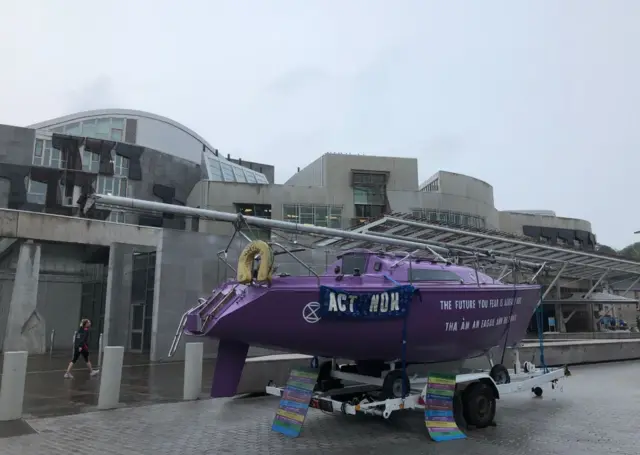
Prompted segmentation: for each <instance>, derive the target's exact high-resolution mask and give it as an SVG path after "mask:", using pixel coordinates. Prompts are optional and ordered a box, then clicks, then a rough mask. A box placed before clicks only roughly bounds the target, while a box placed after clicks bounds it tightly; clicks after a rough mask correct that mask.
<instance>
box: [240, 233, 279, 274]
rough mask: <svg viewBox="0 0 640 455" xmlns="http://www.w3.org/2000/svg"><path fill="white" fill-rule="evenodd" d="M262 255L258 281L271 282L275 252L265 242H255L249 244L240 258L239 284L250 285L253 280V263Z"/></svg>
mask: <svg viewBox="0 0 640 455" xmlns="http://www.w3.org/2000/svg"><path fill="white" fill-rule="evenodd" d="M257 255H260V268H258V277H257V280H258V281H268V282H269V283H270V282H271V274H272V273H273V250H272V249H271V247H270V246H269V244H268V243H267V242H265V241H263V240H254V241H253V242H251V243H250V244H248V245H247V246H246V247H245V248H244V250H242V253H240V258H238V282H239V283H242V284H250V283H251V281H252V279H253V261H254V259H255V258H256V256H257Z"/></svg>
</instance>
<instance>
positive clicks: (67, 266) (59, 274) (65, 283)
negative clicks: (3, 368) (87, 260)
mask: <svg viewBox="0 0 640 455" xmlns="http://www.w3.org/2000/svg"><path fill="white" fill-rule="evenodd" d="M20 244H21V242H16V243H15V244H14V245H13V246H12V247H11V249H10V251H7V252H6V254H5V255H4V256H3V258H2V260H1V261H0V350H1V349H2V346H3V340H4V336H5V333H6V324H7V317H8V314H9V306H10V302H11V296H12V291H13V287H14V282H15V274H16V266H17V262H18V253H19V251H20ZM40 247H41V254H40V273H39V281H38V294H37V305H36V310H37V312H38V313H39V315H40V316H41V317H42V320H43V323H44V327H45V329H44V330H45V332H46V338H45V341H46V348H47V349H49V348H50V340H51V338H50V334H51V331H52V330H55V332H56V337H55V343H54V349H56V350H59V349H71V346H72V341H71V338H72V335H73V333H74V332H75V330H76V329H77V324H78V320H79V318H80V306H81V300H82V280H83V272H84V267H85V265H84V264H83V262H82V260H83V255H84V247H83V246H78V245H56V244H40Z"/></svg>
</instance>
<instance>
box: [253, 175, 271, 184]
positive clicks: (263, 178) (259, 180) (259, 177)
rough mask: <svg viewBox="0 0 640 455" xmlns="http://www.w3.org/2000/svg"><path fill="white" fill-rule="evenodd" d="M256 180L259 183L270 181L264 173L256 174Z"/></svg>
mask: <svg viewBox="0 0 640 455" xmlns="http://www.w3.org/2000/svg"><path fill="white" fill-rule="evenodd" d="M256 180H257V181H258V183H269V180H267V178H266V177H265V176H264V175H262V174H256Z"/></svg>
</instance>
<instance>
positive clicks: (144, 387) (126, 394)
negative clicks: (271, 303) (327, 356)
mask: <svg viewBox="0 0 640 455" xmlns="http://www.w3.org/2000/svg"><path fill="white" fill-rule="evenodd" d="M275 358H277V356H276V357H275ZM68 362H69V357H68V356H65V355H62V356H54V357H53V358H49V356H30V357H29V360H28V362H27V379H26V383H25V398H24V407H23V409H24V416H25V417H26V418H40V417H53V416H62V415H68V414H77V413H85V412H90V411H94V410H95V407H96V406H97V404H98V391H99V385H100V380H99V378H98V377H94V378H90V377H89V373H88V371H87V369H86V367H85V365H84V363H83V362H82V360H80V361H79V362H78V364H77V365H76V367H75V368H74V370H73V374H74V379H72V380H69V379H64V378H63V374H64V371H65V369H66V368H67V364H68ZM296 363H298V364H307V363H308V360H299V361H297V362H296ZM214 365H215V360H213V359H205V361H204V363H203V368H202V377H203V379H202V396H203V397H208V396H209V390H210V388H211V379H212V378H213V369H214ZM1 367H2V362H1V361H0V372H1ZM287 371H288V370H287ZM272 373H273V372H272ZM268 374H270V373H269V370H268V369H266V368H264V367H259V366H258V365H254V364H252V363H247V366H246V367H245V371H244V372H243V376H242V380H241V382H240V385H239V390H238V392H239V393H243V392H247V391H252V390H256V389H257V388H259V389H261V388H262V387H264V385H266V384H267V382H268V381H269V379H275V378H271V377H267V376H268ZM265 375H267V376H265ZM183 377H184V363H182V362H169V363H159V364H149V361H148V358H147V357H146V356H142V355H132V354H126V355H125V359H124V362H123V368H122V383H121V388H120V402H121V403H123V404H125V405H127V406H139V405H149V404H152V403H167V402H175V401H180V400H182V385H183ZM0 437H2V429H0Z"/></svg>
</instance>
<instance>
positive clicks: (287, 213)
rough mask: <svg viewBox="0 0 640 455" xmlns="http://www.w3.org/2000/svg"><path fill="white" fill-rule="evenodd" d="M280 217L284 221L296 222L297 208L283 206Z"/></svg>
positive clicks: (287, 205) (295, 206)
mask: <svg viewBox="0 0 640 455" xmlns="http://www.w3.org/2000/svg"><path fill="white" fill-rule="evenodd" d="M282 217H283V219H284V220H285V221H291V222H293V223H297V222H298V206H297V205H289V204H285V205H283V206H282Z"/></svg>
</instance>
